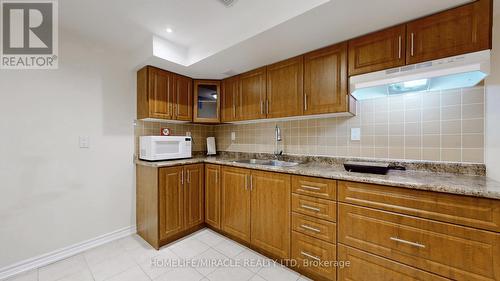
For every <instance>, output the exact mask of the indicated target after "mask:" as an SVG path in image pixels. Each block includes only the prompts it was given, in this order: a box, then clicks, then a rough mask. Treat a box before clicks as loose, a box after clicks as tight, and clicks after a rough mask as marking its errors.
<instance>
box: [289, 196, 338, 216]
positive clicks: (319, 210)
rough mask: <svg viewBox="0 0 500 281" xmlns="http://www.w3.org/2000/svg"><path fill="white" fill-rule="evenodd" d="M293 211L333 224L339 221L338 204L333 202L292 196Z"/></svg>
mask: <svg viewBox="0 0 500 281" xmlns="http://www.w3.org/2000/svg"><path fill="white" fill-rule="evenodd" d="M292 211H293V212H296V213H300V214H303V215H308V216H312V217H315V218H318V219H324V220H327V221H331V222H335V221H336V220H337V203H336V202H335V201H331V200H324V199H319V198H314V197H310V196H303V195H298V194H292Z"/></svg>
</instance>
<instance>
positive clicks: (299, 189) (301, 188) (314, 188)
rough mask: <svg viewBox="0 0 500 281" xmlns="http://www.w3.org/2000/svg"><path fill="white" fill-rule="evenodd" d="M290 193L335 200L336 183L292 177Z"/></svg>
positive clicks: (326, 180)
mask: <svg viewBox="0 0 500 281" xmlns="http://www.w3.org/2000/svg"><path fill="white" fill-rule="evenodd" d="M292 192H294V193H298V194H303V195H309V196H313V197H318V198H323V199H330V200H335V199H336V198H337V181H335V180H328V179H320V178H312V177H301V176H294V177H292Z"/></svg>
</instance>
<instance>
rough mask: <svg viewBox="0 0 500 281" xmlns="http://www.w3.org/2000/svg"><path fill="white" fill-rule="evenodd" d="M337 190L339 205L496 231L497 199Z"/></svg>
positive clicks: (350, 185) (370, 187)
mask: <svg viewBox="0 0 500 281" xmlns="http://www.w3.org/2000/svg"><path fill="white" fill-rule="evenodd" d="M338 187H339V190H338V193H339V201H341V202H345V203H351V204H355V205H360V206H366V207H371V208H377V209H381V210H386V211H392V212H397V213H403V214H408V215H412V216H417V217H422V218H428V219H433V220H438V221H443V222H450V223H454V224H460V225H464V226H470V227H475V228H481V229H486V230H492V231H496V232H500V201H499V200H492V199H486V198H476V197H470V196H460V195H453V194H445V193H437V192H429V191H421V190H410V189H405V188H398V187H390V186H383V185H375V184H366V183H355V182H346V181H339V182H338Z"/></svg>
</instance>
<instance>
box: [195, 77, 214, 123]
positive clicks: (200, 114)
mask: <svg viewBox="0 0 500 281" xmlns="http://www.w3.org/2000/svg"><path fill="white" fill-rule="evenodd" d="M220 88H221V87H220V81H214V80H195V81H194V110H193V112H194V118H193V119H194V120H193V121H194V122H197V123H219V122H220V113H219V112H220V109H219V108H220V107H219V104H220V102H219V101H220Z"/></svg>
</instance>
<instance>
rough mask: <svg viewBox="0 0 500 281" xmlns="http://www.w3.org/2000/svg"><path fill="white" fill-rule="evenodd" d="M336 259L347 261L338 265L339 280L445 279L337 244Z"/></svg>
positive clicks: (403, 280)
mask: <svg viewBox="0 0 500 281" xmlns="http://www.w3.org/2000/svg"><path fill="white" fill-rule="evenodd" d="M337 250H338V260H339V261H343V262H349V266H344V267H339V269H338V270H337V272H338V280H339V281H386V280H397V281H446V280H450V279H447V278H443V277H440V276H438V275H434V274H431V273H428V272H425V271H423V270H420V269H416V268H414V267H411V266H407V265H404V264H401V263H398V262H395V261H391V260H388V259H385V258H382V257H379V256H376V255H372V254H370V253H367V252H363V251H360V250H357V249H354V248H351V247H348V246H344V245H342V244H339V246H338V248H337Z"/></svg>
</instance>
